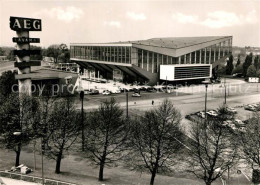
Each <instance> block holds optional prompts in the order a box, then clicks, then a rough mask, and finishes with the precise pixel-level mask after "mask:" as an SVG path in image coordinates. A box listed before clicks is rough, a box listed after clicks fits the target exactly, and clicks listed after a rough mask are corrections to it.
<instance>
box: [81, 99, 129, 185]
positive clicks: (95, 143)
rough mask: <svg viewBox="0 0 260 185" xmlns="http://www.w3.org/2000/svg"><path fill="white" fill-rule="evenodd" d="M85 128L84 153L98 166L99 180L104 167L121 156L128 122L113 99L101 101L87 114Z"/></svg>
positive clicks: (101, 177) (101, 178)
mask: <svg viewBox="0 0 260 185" xmlns="http://www.w3.org/2000/svg"><path fill="white" fill-rule="evenodd" d="M88 120H89V121H88V123H89V124H88V125H87V128H86V136H87V138H86V146H85V150H86V154H87V156H88V157H89V159H90V160H91V162H92V163H93V164H95V165H97V166H99V177H98V179H99V180H100V181H102V180H103V175H104V167H105V165H109V164H111V163H113V162H115V161H117V160H119V159H120V158H121V154H122V151H123V150H124V143H125V141H126V138H127V134H128V124H127V121H126V120H124V117H123V110H122V109H121V108H120V107H119V106H118V104H117V103H116V101H115V99H113V98H111V99H110V101H107V100H106V101H105V102H103V103H101V105H100V107H99V108H98V109H97V110H95V111H94V112H91V113H90V114H89V115H88Z"/></svg>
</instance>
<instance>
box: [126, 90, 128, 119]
mask: <svg viewBox="0 0 260 185" xmlns="http://www.w3.org/2000/svg"><path fill="white" fill-rule="evenodd" d="M126 118H128V91H126Z"/></svg>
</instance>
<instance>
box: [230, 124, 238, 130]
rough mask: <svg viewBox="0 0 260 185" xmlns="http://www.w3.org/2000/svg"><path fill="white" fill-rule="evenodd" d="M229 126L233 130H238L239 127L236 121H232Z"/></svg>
mask: <svg viewBox="0 0 260 185" xmlns="http://www.w3.org/2000/svg"><path fill="white" fill-rule="evenodd" d="M228 126H229V127H230V128H231V129H232V130H237V127H236V125H235V124H234V123H230V124H229V125H228Z"/></svg>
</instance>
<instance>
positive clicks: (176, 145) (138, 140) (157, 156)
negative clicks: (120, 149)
mask: <svg viewBox="0 0 260 185" xmlns="http://www.w3.org/2000/svg"><path fill="white" fill-rule="evenodd" d="M180 121H181V114H180V112H179V111H178V110H177V109H176V108H174V106H173V104H172V103H171V101H169V100H167V99H166V100H164V101H163V103H162V104H161V105H160V106H159V107H158V108H157V109H152V110H150V111H147V112H145V115H144V116H142V117H139V118H137V119H136V120H135V121H133V123H132V132H131V133H132V136H131V137H130V138H131V143H130V146H131V149H132V153H131V154H130V157H131V158H132V160H131V162H132V163H133V167H134V169H137V170H140V169H147V170H149V172H150V173H151V179H150V184H151V185H153V184H154V180H155V176H156V174H157V173H158V172H160V171H162V172H163V171H167V170H170V168H171V167H173V165H174V164H175V162H174V157H175V154H176V152H177V151H179V150H180V149H181V148H182V146H183V145H182V143H181V142H182V141H183V134H182V131H181V127H180Z"/></svg>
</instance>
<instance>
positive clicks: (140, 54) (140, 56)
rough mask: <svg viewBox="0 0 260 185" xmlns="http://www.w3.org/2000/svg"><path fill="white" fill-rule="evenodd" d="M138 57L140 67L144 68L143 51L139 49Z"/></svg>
mask: <svg viewBox="0 0 260 185" xmlns="http://www.w3.org/2000/svg"><path fill="white" fill-rule="evenodd" d="M137 57H138V59H137V60H138V67H142V50H141V49H138V51H137Z"/></svg>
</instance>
